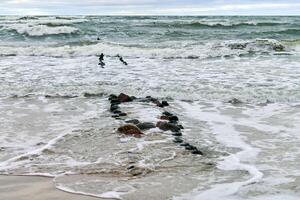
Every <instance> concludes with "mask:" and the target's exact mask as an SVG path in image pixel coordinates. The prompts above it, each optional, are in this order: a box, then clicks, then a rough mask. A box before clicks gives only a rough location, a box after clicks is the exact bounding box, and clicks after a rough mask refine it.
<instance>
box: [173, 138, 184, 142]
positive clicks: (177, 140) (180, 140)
mask: <svg viewBox="0 0 300 200" xmlns="http://www.w3.org/2000/svg"><path fill="white" fill-rule="evenodd" d="M173 142H175V143H183V140H182V139H181V138H180V137H175V139H174V140H173Z"/></svg>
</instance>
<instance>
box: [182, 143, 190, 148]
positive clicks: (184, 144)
mask: <svg viewBox="0 0 300 200" xmlns="http://www.w3.org/2000/svg"><path fill="white" fill-rule="evenodd" d="M180 146H183V147H187V146H191V145H190V144H189V143H182V144H180Z"/></svg>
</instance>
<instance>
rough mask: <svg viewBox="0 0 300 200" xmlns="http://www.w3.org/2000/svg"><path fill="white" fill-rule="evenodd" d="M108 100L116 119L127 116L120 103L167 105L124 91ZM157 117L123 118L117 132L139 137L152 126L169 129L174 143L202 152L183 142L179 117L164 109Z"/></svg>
mask: <svg viewBox="0 0 300 200" xmlns="http://www.w3.org/2000/svg"><path fill="white" fill-rule="evenodd" d="M108 100H109V101H110V112H111V113H112V117H113V118H115V119H118V120H125V119H124V118H123V117H125V116H127V113H124V112H122V111H121V110H120V106H119V105H120V104H122V103H126V102H132V101H137V102H146V103H153V104H155V105H156V106H158V107H161V108H164V107H166V106H169V103H168V102H167V101H159V100H158V99H156V98H153V97H151V96H147V97H145V98H136V97H134V96H129V95H127V94H124V93H121V94H119V95H118V96H117V95H114V94H111V95H109V98H108ZM233 103H236V102H233ZM159 119H160V120H161V121H158V122H157V123H156V124H154V123H152V122H140V121H139V120H137V119H128V120H125V123H126V124H125V125H122V126H120V127H119V128H118V132H120V133H122V134H125V135H130V136H134V137H141V136H142V135H144V133H143V132H142V131H145V130H149V129H152V128H159V129H161V130H163V131H171V132H172V136H174V140H173V142H174V143H176V144H180V146H182V147H184V148H185V149H186V150H188V151H191V153H192V154H197V155H203V153H202V152H201V151H200V150H199V149H198V148H197V147H195V146H193V145H191V144H189V143H186V142H184V140H183V138H182V133H181V130H182V129H184V127H183V126H182V125H181V124H178V122H179V118H178V117H177V116H176V115H174V114H172V113H170V112H167V111H164V112H162V115H161V116H160V118H159Z"/></svg>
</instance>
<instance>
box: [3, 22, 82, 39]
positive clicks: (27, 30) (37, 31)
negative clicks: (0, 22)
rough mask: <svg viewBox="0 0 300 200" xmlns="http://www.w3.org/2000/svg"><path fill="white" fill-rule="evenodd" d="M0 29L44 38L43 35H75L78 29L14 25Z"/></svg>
mask: <svg viewBox="0 0 300 200" xmlns="http://www.w3.org/2000/svg"><path fill="white" fill-rule="evenodd" d="M2 29H6V30H10V31H11V30H13V31H16V32H18V33H19V34H22V35H23V34H24V35H28V36H45V35H61V34H75V33H78V32H79V29H77V28H74V27H71V26H56V27H51V26H47V25H30V24H14V25H5V26H3V28H2Z"/></svg>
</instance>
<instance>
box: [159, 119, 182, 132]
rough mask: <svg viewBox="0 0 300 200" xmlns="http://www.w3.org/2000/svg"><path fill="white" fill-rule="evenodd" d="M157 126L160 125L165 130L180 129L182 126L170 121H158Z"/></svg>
mask: <svg viewBox="0 0 300 200" xmlns="http://www.w3.org/2000/svg"><path fill="white" fill-rule="evenodd" d="M156 127H158V128H159V129H161V130H163V131H172V132H178V131H180V128H179V127H178V126H177V125H175V124H172V123H169V122H163V121H159V122H157V123H156Z"/></svg>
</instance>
